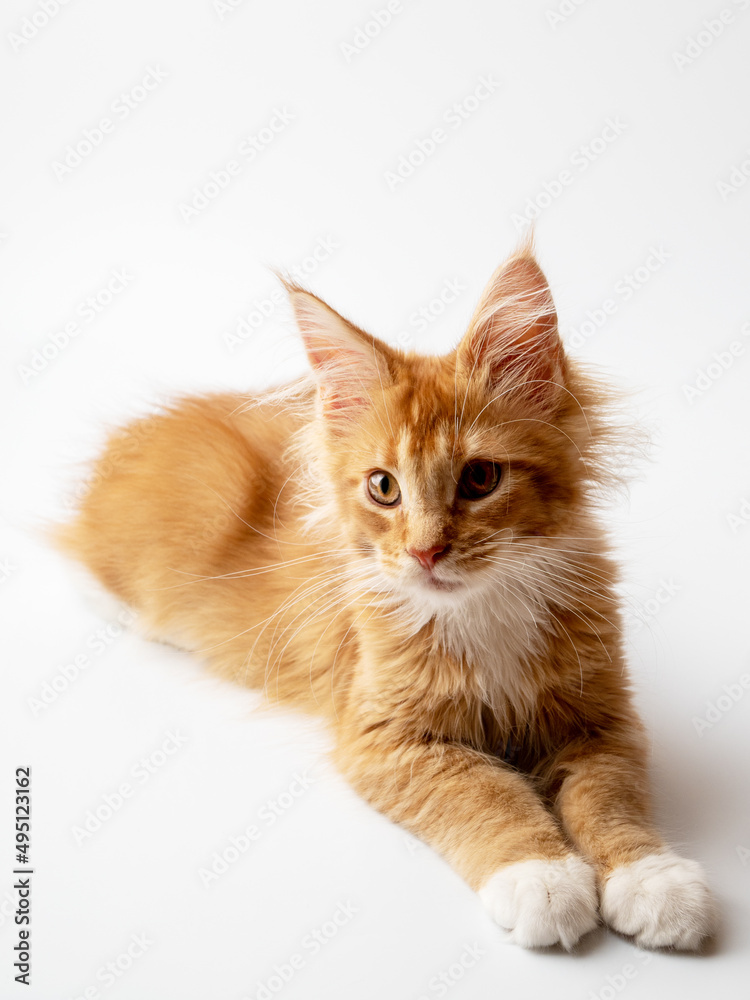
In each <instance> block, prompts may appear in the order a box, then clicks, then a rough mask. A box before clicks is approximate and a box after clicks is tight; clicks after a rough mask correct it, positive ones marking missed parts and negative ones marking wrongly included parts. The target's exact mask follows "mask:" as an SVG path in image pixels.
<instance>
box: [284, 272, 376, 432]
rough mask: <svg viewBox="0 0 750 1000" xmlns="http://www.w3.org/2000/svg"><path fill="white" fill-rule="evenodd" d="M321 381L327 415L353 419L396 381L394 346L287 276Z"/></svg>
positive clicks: (294, 305)
mask: <svg viewBox="0 0 750 1000" xmlns="http://www.w3.org/2000/svg"><path fill="white" fill-rule="evenodd" d="M280 278H281V281H282V282H283V284H284V287H285V288H286V290H287V293H288V295H289V299H290V302H291V304H292V309H293V310H294V316H295V319H296V321H297V326H298V328H299V331H300V333H301V335H302V340H303V342H304V345H305V350H306V351H307V356H308V358H309V360H310V364H311V365H312V369H313V374H314V375H315V379H316V381H317V383H318V387H319V392H320V398H321V401H322V406H323V412H324V413H326V414H329V415H333V416H351V415H352V414H353V413H354V412H355V411H358V410H361V409H362V408H363V407H366V406H368V405H369V404H370V403H371V399H372V392H373V391H374V390H376V389H379V388H385V387H386V386H388V385H390V384H391V383H392V376H391V371H390V367H389V356H390V350H389V348H388V347H387V346H386V345H385V344H383V343H382V342H381V341H379V340H377V338H375V337H372V336H371V335H370V334H369V333H365V331H364V330H360V329H359V328H358V327H356V326H354V325H353V324H352V323H350V322H349V321H348V320H346V319H344V317H343V316H340V315H339V314H338V313H337V312H336V311H335V309H332V308H331V307H330V306H329V305H327V304H326V303H325V302H323V300H322V299H319V298H318V297H317V295H313V294H312V292H308V291H307V290H306V289H304V288H302V287H300V286H299V285H297V284H295V283H294V282H291V281H288V280H286V279H285V278H283V277H281V276H280Z"/></svg>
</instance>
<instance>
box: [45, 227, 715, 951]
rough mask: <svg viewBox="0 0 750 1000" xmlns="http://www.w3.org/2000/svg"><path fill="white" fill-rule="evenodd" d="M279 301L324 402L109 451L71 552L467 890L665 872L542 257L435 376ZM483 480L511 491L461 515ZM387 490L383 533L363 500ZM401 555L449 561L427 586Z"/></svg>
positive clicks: (181, 420) (497, 297) (220, 402)
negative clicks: (462, 483) (310, 736)
mask: <svg viewBox="0 0 750 1000" xmlns="http://www.w3.org/2000/svg"><path fill="white" fill-rule="evenodd" d="M287 287H288V291H289V294H290V297H291V300H292V304H293V306H294V308H295V313H296V316H297V321H298V324H299V327H300V331H301V334H302V337H303V339H304V341H305V345H306V348H307V350H308V354H309V357H310V360H311V364H312V367H313V377H312V378H309V379H304V380H302V381H301V382H300V383H298V384H296V385H294V386H292V387H285V388H284V389H283V390H281V391H275V392H269V393H266V394H264V395H260V396H258V397H256V398H254V399H251V400H247V399H245V398H242V397H239V396H234V395H223V396H209V397H202V398H194V399H186V400H184V401H182V402H180V403H178V404H176V405H174V406H172V407H170V408H168V409H166V410H165V411H164V412H163V413H162V414H160V415H158V416H153V417H148V418H146V419H144V420H141V421H138V422H136V423H135V424H133V425H132V426H131V427H129V428H127V429H125V430H124V431H120V432H118V433H116V434H115V435H114V436H113V437H112V439H111V441H110V442H109V445H108V448H107V451H106V452H105V454H104V456H103V457H102V459H101V460H100V465H99V467H98V469H97V471H96V472H95V475H94V478H93V480H92V484H91V489H90V491H89V493H88V495H87V496H86V498H85V500H84V501H83V503H82V505H81V510H80V512H79V514H78V516H77V518H76V519H75V520H74V521H73V522H72V523H71V524H69V525H66V526H64V527H63V528H62V529H61V532H60V543H61V544H62V546H63V547H64V548H65V549H66V550H67V551H68V552H69V553H71V554H72V555H73V556H74V557H75V558H77V559H78V560H80V561H82V562H83V563H84V564H85V565H86V566H87V567H88V568H89V569H90V570H92V571H93V572H94V573H95V574H96V575H97V576H98V577H99V579H100V580H101V581H102V582H103V583H104V584H105V585H106V586H107V587H108V588H110V590H112V591H113V592H114V593H115V594H117V595H119V596H120V597H121V598H122V599H123V600H125V601H127V602H128V603H129V604H131V605H133V606H134V607H135V608H137V609H138V610H139V611H140V613H141V616H142V620H143V621H145V622H146V624H147V627H148V629H149V631H150V633H151V634H152V635H153V636H154V637H157V638H162V639H167V640H169V641H172V642H174V643H176V644H178V645H179V646H181V647H184V648H186V649H189V650H194V651H196V652H199V653H200V654H201V655H202V656H204V657H205V658H206V659H207V660H208V661H209V662H210V663H211V664H212V665H213V667H214V668H215V669H217V670H218V671H220V672H221V673H222V674H223V675H225V676H228V677H231V678H233V679H235V680H237V681H240V682H243V683H246V684H249V685H252V686H253V687H257V688H262V689H263V690H264V691H265V693H266V695H267V696H268V698H269V699H270V700H271V701H277V700H278V701H280V702H282V703H286V704H289V705H293V706H296V707H299V708H302V709H304V710H309V711H314V712H317V713H321V714H322V715H323V716H324V717H325V718H326V719H327V720H328V722H329V724H330V726H331V728H332V731H333V733H334V735H335V740H336V744H335V746H336V749H335V757H336V760H337V762H338V765H339V767H340V769H341V770H342V772H343V773H344V774H345V775H346V776H347V778H348V779H349V781H350V782H351V783H352V785H353V786H354V787H355V788H356V789H357V790H358V791H359V792H360V793H361V794H362V795H363V796H364V797H365V798H366V799H367V800H368V801H370V802H371V803H373V804H374V805H375V806H376V807H377V808H378V809H381V810H382V811H383V812H384V813H386V814H387V815H388V816H390V817H391V818H393V819H394V820H396V821H397V822H399V823H401V824H403V825H404V826H405V827H406V828H408V829H410V830H411V831H413V832H414V833H415V834H416V835H418V836H420V837H422V838H424V839H425V840H426V841H428V842H429V843H430V844H432V845H433V846H434V847H435V848H436V849H437V850H438V851H440V852H442V854H443V855H444V856H445V857H446V858H447V859H448V861H449V862H450V863H451V864H452V865H453V866H454V867H455V868H456V870H457V871H458V872H460V873H461V875H463V877H464V878H465V879H466V880H467V882H468V883H469V884H470V885H471V886H473V887H474V888H476V889H479V888H480V887H482V886H484V885H486V884H487V882H488V880H489V879H491V877H492V876H493V873H495V872H497V871H498V870H503V869H505V868H506V867H507V866H509V865H514V864H518V863H520V862H524V861H527V860H529V859H536V860H540V861H542V862H551V863H554V862H558V861H560V862H562V861H563V860H564V859H566V858H568V857H569V856H570V855H571V853H572V852H580V854H581V855H582V856H584V857H585V858H586V859H587V860H588V861H589V862H590V863H591V864H592V865H593V867H594V869H595V872H596V875H597V878H598V880H599V884H600V886H603V885H605V884H606V881H607V879H608V877H609V876H610V875H611V874H612V872H614V871H615V870H616V869H617V870H619V869H620V868H621V867H622V866H628V865H632V863H633V862H636V861H638V860H640V859H644V858H647V857H650V856H651V855H654V854H657V855H658V854H659V852H663V851H664V850H666V848H665V845H664V844H663V841H662V839H661V837H660V836H659V834H658V833H657V832H656V831H655V830H654V828H653V826H652V825H651V819H650V805H649V791H648V783H647V775H646V743H645V736H644V732H643V730H642V727H641V724H640V722H639V720H638V718H637V716H636V714H635V712H634V710H633V706H632V701H631V695H630V691H629V688H628V682H627V677H626V670H625V666H624V663H623V652H622V639H621V622H620V613H619V609H618V604H617V599H616V597H615V593H614V589H613V587H614V582H615V579H616V567H615V566H614V564H613V562H612V560H611V558H610V556H609V554H608V551H607V544H606V540H605V537H604V534H603V532H602V530H601V528H600V526H599V524H598V522H597V519H596V515H595V504H594V499H595V494H596V491H597V489H598V488H599V487H600V486H601V483H602V481H603V479H604V477H605V475H606V457H607V452H608V450H611V449H612V448H614V447H615V446H616V442H615V441H614V440H613V439H612V437H611V436H610V432H609V430H608V425H607V423H606V421H605V420H604V419H603V417H602V413H603V411H604V395H603V393H602V391H601V390H600V389H599V388H598V387H597V385H596V384H595V383H594V382H593V381H592V380H591V379H590V378H589V377H588V376H586V375H585V374H584V373H583V372H582V371H580V370H579V369H578V368H577V367H576V366H575V365H574V364H573V363H572V362H571V361H570V360H569V359H567V358H566V356H565V354H564V352H563V350H562V345H561V343H560V340H559V337H558V334H557V328H556V317H555V313H554V306H553V304H552V298H551V295H550V293H549V288H548V286H547V283H546V281H545V279H544V277H543V275H542V273H541V271H540V270H539V267H538V265H537V263H536V261H535V259H534V256H533V253H532V250H531V247H530V246H526V247H523V248H522V249H521V250H520V251H519V252H518V253H517V254H516V255H515V256H514V257H512V258H511V259H510V260H509V261H508V262H506V264H505V265H503V267H502V268H500V269H499V270H498V271H497V272H496V274H495V275H494V276H493V278H492V280H491V281H490V284H489V286H488V288H487V291H486V292H485V294H484V296H483V298H482V301H481V302H480V303H479V306H478V308H477V311H476V313H475V315H474V318H473V319H472V322H471V324H470V327H469V330H468V332H467V333H466V335H465V337H464V338H463V340H462V341H461V343H460V344H459V346H458V347H457V348H456V349H455V350H454V351H453V352H452V353H451V354H449V355H447V356H444V357H424V356H418V355H415V354H411V353H405V352H402V351H399V350H395V349H393V348H390V347H388V346H387V345H385V344H384V343H382V342H381V341H379V340H377V339H376V338H374V337H371V336H370V335H368V334H366V333H364V332H363V331H361V330H359V329H358V328H356V327H354V326H352V324H350V323H348V322H347V321H346V320H344V319H343V318H342V317H340V316H339V315H338V314H337V313H335V312H334V311H333V310H332V309H330V307H328V306H326V305H325V303H323V302H321V301H320V300H319V299H317V298H316V297H315V296H313V295H311V294H310V293H308V292H306V291H304V290H303V289H301V288H299V287H297V286H295V285H292V284H289V285H288V286H287ZM480 459H481V460H484V461H492V462H495V463H497V464H498V465H499V466H500V469H501V479H500V484H499V486H498V487H497V489H496V490H495V491H494V492H493V493H491V494H489V495H488V496H485V497H483V498H481V499H479V500H468V499H465V498H462V497H461V495H460V494H459V493H457V491H456V483H457V481H458V479H459V477H460V476H461V472H462V469H463V467H464V465H465V464H466V463H467V462H471V461H473V460H480ZM375 470H386V472H387V473H388V474H389V475H390V477H392V478H393V477H395V479H396V480H397V481H398V484H399V486H400V488H401V493H402V498H401V502H400V504H399V505H398V506H396V507H394V508H386V507H383V506H378V505H377V503H375V502H373V500H372V499H370V497H369V496H368V494H367V490H366V486H365V484H366V479H367V477H368V475H369V474H370V473H372V472H373V471H375ZM409 549H415V550H418V551H423V550H438V551H440V550H442V551H441V554H440V558H439V560H438V561H437V562H436V563H435V566H434V569H433V570H432V571H429V570H425V569H424V568H423V567H422V566H421V565H419V563H418V562H417V561H416V560H415V559H414V558H412V556H410V555H409V551H408V550H409ZM506 756H508V757H510V758H511V759H507V760H506V759H504V758H506ZM561 905H562V904H561ZM708 908H709V904H708V903H706V909H708ZM614 922H615V923H617V921H616V920H615V921H614ZM622 922H623V923H626V921H622ZM584 929H585V928H584ZM625 929H626V930H627V927H626V928H625ZM709 930H710V920H709V919H708V918H707V919H706V920H704V921H703V923H702V924H701V925H700V927H699V930H698V932H696V934H694V935H693V938H691V944H690V945H688V946H694V945H695V943H696V941H697V940H699V939H700V938H701V937H702V936H704V934H705V933H708V931H709ZM580 932H581V929H580V928H579V930H578V931H576V932H575V933H571V934H570V935H569V939H570V940H569V941H568V939H567V938H566V937H565V936H564V935H563V934H559V935H558V937H559V939H560V940H562V941H563V943H570V942H572V941H573V940H574V939H575V937H576V936H577V934H578V933H580ZM628 932H629V933H636V932H635V931H628ZM553 937H554V935H553ZM686 940H687V939H686ZM531 943H535V942H534V940H532V941H531ZM542 943H546V939H545V940H544V941H542ZM646 943H649V942H648V941H647V942H646ZM656 943H659V942H658V941H657V942H656ZM667 943H677V944H678V945H679V944H680V941H678V940H676V938H675V940H674V941H668V942H667Z"/></svg>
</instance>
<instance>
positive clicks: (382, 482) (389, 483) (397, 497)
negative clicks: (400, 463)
mask: <svg viewBox="0 0 750 1000" xmlns="http://www.w3.org/2000/svg"><path fill="white" fill-rule="evenodd" d="M367 492H368V493H369V494H370V496H371V497H372V499H373V500H374V501H375V503H379V504H380V505H381V506H382V507H395V506H396V505H397V504H399V503H400V502H401V490H400V488H399V485H398V483H397V482H396V479H395V477H394V476H392V475H391V474H390V472H381V471H380V470H378V471H377V472H371V473H370V475H369V476H368V477H367Z"/></svg>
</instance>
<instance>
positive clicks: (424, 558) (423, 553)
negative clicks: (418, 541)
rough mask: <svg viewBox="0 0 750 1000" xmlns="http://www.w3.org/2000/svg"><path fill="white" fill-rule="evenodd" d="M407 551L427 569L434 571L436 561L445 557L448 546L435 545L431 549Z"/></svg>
mask: <svg viewBox="0 0 750 1000" xmlns="http://www.w3.org/2000/svg"><path fill="white" fill-rule="evenodd" d="M406 551H407V552H408V553H409V555H410V556H414V558H415V559H417V560H418V561H419V562H420V563H421V564H422V566H424V568H425V569H432V567H433V566H434V565H435V561H436V560H437V559H439V558H440V557H441V556H442V555H445V553H446V551H447V546H445V545H433V547H432V548H431V549H407V550H406Z"/></svg>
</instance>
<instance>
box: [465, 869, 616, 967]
mask: <svg viewBox="0 0 750 1000" xmlns="http://www.w3.org/2000/svg"><path fill="white" fill-rule="evenodd" d="M479 898H480V899H481V900H482V902H483V903H484V905H485V906H486V908H487V910H488V911H489V913H490V916H491V917H492V918H493V919H494V920H495V922H496V923H498V924H499V925H500V926H501V927H504V928H506V929H507V930H509V931H510V932H511V940H512V941H514V942H515V943H516V944H520V945H522V946H523V947H524V948H543V947H546V946H547V945H553V944H561V945H562V946H563V948H568V949H570V948H572V947H573V945H574V944H575V943H576V941H578V939H579V938H580V937H582V935H584V934H586V933H587V932H588V931H590V930H593V929H594V927H596V925H597V923H598V920H597V897H596V879H595V876H594V871H593V869H592V868H591V867H590V865H588V864H587V863H586V862H585V861H584V860H583V858H580V857H578V856H577V855H574V854H571V855H570V856H569V857H567V858H565V860H564V861H541V860H532V861H520V862H518V863H516V864H513V865H507V866H506V867H505V868H500V869H499V870H498V871H497V872H495V874H494V875H493V876H492V877H491V878H490V879H489V881H488V882H486V883H485V885H484V887H483V888H482V889H480V890H479Z"/></svg>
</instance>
